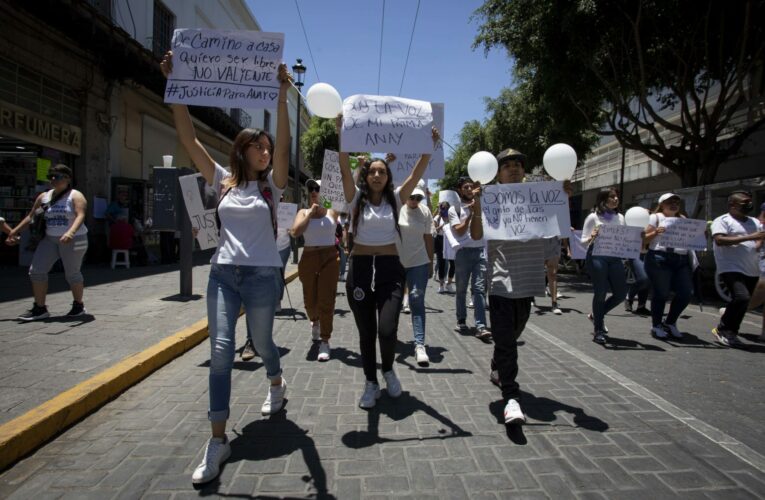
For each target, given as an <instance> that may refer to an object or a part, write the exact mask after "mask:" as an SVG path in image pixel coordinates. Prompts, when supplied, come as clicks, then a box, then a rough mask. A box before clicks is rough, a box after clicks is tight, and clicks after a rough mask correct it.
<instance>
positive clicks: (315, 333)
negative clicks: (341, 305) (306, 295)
mask: <svg viewBox="0 0 765 500" xmlns="http://www.w3.org/2000/svg"><path fill="white" fill-rule="evenodd" d="M311 340H313V341H314V342H318V341H320V340H321V327H320V326H319V322H318V321H311Z"/></svg>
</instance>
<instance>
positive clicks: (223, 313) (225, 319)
mask: <svg viewBox="0 0 765 500" xmlns="http://www.w3.org/2000/svg"><path fill="white" fill-rule="evenodd" d="M279 271H280V270H279V268H278V267H261V266H235V265H231V264H213V265H212V266H211V268H210V279H209V281H208V282H207V322H208V325H209V332H210V409H209V411H208V418H209V419H210V421H212V422H220V421H225V420H227V419H228V415H229V400H230V399H231V368H232V367H233V365H234V346H235V340H236V339H235V336H236V321H237V319H239V309H240V307H241V306H242V305H244V310H245V313H246V318H247V326H248V328H249V330H250V331H251V332H252V341H253V344H254V345H255V349H257V351H258V353H259V354H260V357H261V359H262V360H263V364H264V365H265V367H266V375H267V376H268V378H269V379H271V380H273V379H276V378H279V377H280V376H281V374H282V369H281V362H280V359H279V351H278V350H277V348H276V344H274V340H273V326H274V313H275V311H276V303H277V302H278V298H279V293H280V292H281V288H282V279H281V276H279Z"/></svg>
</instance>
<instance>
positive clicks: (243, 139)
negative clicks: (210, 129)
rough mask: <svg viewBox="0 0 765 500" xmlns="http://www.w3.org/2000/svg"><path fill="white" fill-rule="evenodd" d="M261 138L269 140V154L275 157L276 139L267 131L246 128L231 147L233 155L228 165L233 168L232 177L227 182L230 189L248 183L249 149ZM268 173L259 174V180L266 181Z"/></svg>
mask: <svg viewBox="0 0 765 500" xmlns="http://www.w3.org/2000/svg"><path fill="white" fill-rule="evenodd" d="M261 136H264V137H265V138H266V139H268V143H269V144H270V148H271V149H270V151H269V152H270V154H271V155H273V153H274V139H273V137H271V134H269V133H268V132H266V131H265V130H260V129H257V128H245V129H242V131H241V132H239V133H238V134H237V135H236V139H234V144H233V145H232V146H231V153H229V156H228V164H229V165H230V166H231V177H230V178H228V179H227V180H226V184H227V185H228V187H234V186H236V187H241V186H244V185H245V183H247V169H248V165H247V154H246V153H247V148H249V147H250V144H252V142H253V141H256V140H258V139H260V137H261ZM268 171H269V169H268V168H266V169H264V170H263V171H261V172H258V180H264V179H265V178H266V176H267V175H268Z"/></svg>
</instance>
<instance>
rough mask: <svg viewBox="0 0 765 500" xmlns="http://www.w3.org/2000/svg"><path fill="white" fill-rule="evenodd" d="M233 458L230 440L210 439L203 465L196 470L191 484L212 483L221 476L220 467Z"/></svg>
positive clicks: (223, 438)
mask: <svg viewBox="0 0 765 500" xmlns="http://www.w3.org/2000/svg"><path fill="white" fill-rule="evenodd" d="M230 456H231V445H230V444H229V443H228V439H226V438H225V437H222V438H210V440H209V441H208V442H207V447H206V448H205V456H204V458H203V459H202V463H201V464H199V465H198V466H197V468H196V469H194V473H193V474H192V475H191V482H192V483H194V484H203V483H207V482H210V481H212V480H213V479H215V478H216V477H218V474H220V465H221V464H222V463H223V462H225V461H226V460H228V457H230Z"/></svg>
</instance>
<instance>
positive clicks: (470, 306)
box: [468, 299, 473, 309]
mask: <svg viewBox="0 0 765 500" xmlns="http://www.w3.org/2000/svg"><path fill="white" fill-rule="evenodd" d="M468 307H469V308H470V309H472V308H473V299H470V302H468Z"/></svg>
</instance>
